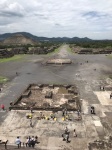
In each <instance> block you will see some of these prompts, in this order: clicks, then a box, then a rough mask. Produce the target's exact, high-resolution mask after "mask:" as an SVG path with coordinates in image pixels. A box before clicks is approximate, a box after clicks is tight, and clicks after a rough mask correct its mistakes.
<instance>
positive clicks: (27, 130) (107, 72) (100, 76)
mask: <svg viewBox="0 0 112 150" xmlns="http://www.w3.org/2000/svg"><path fill="white" fill-rule="evenodd" d="M55 59H57V60H64V59H66V60H69V61H70V63H68V64H62V63H59V64H56V63H52V64H50V63H49V64H47V63H46V62H48V61H51V60H55ZM54 62H55V61H54ZM0 76H5V77H7V78H8V79H9V82H7V83H6V84H4V85H3V87H2V91H1V92H0V104H4V105H5V109H6V110H5V111H2V110H1V111H0V140H2V141H6V140H8V146H7V147H8V149H10V150H13V149H15V148H17V146H16V145H15V139H16V137H17V136H19V137H20V139H21V141H22V142H25V141H26V137H28V136H38V141H39V142H38V144H36V146H35V149H40V150H97V149H103V150H111V149H112V138H111V137H112V117H111V116H112V99H110V94H111V91H112V80H111V77H112V56H111V55H108V56H106V55H104V54H98V55H79V54H74V53H72V52H70V51H69V46H68V45H62V46H61V47H60V48H59V51H58V52H57V53H52V54H50V55H24V56H23V57H22V59H20V60H16V61H9V62H2V63H0ZM29 84H39V85H42V84H48V85H50V86H51V85H64V86H65V85H74V86H75V87H76V88H77V90H78V97H79V101H80V103H81V119H78V114H77V111H76V110H75V109H74V110H68V112H67V113H68V115H69V117H70V119H68V118H67V119H63V116H62V110H58V111H55V116H56V120H53V119H48V118H50V115H51V113H52V111H51V110H50V109H49V110H45V109H43V110H40V109H39V110H37V109H34V110H33V117H32V125H33V127H31V126H30V120H29V119H27V118H26V116H27V114H29V113H30V109H29V110H28V109H26V110H25V109H11V111H9V107H10V102H11V101H12V102H13V103H14V102H15V101H16V100H17V99H18V97H20V95H22V94H23V93H24V91H25V90H26V89H27V87H28V86H29ZM102 86H103V87H104V90H101V89H100V87H102ZM52 91H53V90H52ZM54 91H55V89H54ZM32 93H33V95H36V94H35V92H33V91H32ZM43 94H45V93H44V92H43ZM63 94H65V93H63ZM33 95H32V97H31V99H32V98H33ZM41 95H42V93H41ZM36 97H37V95H36ZM62 98H63V96H61V99H62ZM35 99H36V98H35ZM42 99H43V97H42ZM57 99H60V97H59V98H57ZM44 101H45V100H44ZM25 102H27V98H25V101H22V104H23V105H25V104H24V103H25ZM91 106H93V107H94V108H95V114H91ZM15 108H16V107H15ZM41 112H42V113H43V114H44V115H45V119H38V118H39V115H40V113H41ZM66 127H67V128H68V130H69V132H70V134H69V143H66V141H63V137H62V134H63V133H64V131H65V128H66ZM74 129H76V133H77V137H73V130H74ZM0 147H1V149H4V147H3V146H2V145H0ZM22 148H23V147H22ZM22 148H21V149H22ZM23 149H26V148H23ZM27 149H31V148H27Z"/></svg>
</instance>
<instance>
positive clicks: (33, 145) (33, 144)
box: [31, 136, 35, 148]
mask: <svg viewBox="0 0 112 150" xmlns="http://www.w3.org/2000/svg"><path fill="white" fill-rule="evenodd" d="M31 146H32V147H33V148H34V147H35V138H34V136H32V138H31Z"/></svg>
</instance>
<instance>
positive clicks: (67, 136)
mask: <svg viewBox="0 0 112 150" xmlns="http://www.w3.org/2000/svg"><path fill="white" fill-rule="evenodd" d="M68 142H69V134H66V143H68Z"/></svg>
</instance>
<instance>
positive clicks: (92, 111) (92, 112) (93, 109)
mask: <svg viewBox="0 0 112 150" xmlns="http://www.w3.org/2000/svg"><path fill="white" fill-rule="evenodd" d="M91 114H95V108H94V106H91Z"/></svg>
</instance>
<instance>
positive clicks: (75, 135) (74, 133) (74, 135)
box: [73, 129, 77, 137]
mask: <svg viewBox="0 0 112 150" xmlns="http://www.w3.org/2000/svg"><path fill="white" fill-rule="evenodd" d="M73 137H77V134H76V130H75V129H74V131H73Z"/></svg>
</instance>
